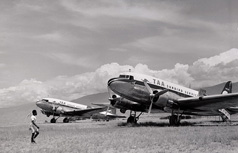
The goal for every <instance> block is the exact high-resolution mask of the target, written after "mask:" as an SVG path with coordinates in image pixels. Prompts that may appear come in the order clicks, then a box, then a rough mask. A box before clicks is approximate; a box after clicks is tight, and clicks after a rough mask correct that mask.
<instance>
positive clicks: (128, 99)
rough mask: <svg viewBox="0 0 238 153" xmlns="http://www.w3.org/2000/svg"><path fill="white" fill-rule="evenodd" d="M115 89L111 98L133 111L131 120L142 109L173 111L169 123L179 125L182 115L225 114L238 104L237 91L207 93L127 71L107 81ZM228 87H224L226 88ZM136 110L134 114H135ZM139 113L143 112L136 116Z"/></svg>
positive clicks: (112, 89)
mask: <svg viewBox="0 0 238 153" xmlns="http://www.w3.org/2000/svg"><path fill="white" fill-rule="evenodd" d="M108 88H109V89H110V90H111V91H113V92H114V93H115V94H113V95H112V96H111V97H110V98H109V100H110V103H111V105H112V106H113V107H115V108H119V109H120V111H121V112H122V113H125V112H126V110H130V116H129V117H128V119H127V122H128V123H137V121H138V119H139V117H140V115H141V114H142V113H143V112H148V113H150V112H151V111H164V112H168V113H171V116H170V118H169V123H170V125H179V124H180V120H181V116H182V115H199V116H226V117H227V118H229V117H230V114H229V113H228V111H227V110H228V109H229V108H232V107H235V106H237V105H238V93H228V94H224V93H225V91H223V92H224V93H223V94H218V95H209V96H207V95H205V94H204V93H202V92H198V91H196V90H193V89H190V88H186V87H183V86H180V85H177V84H174V83H170V82H168V81H164V80H161V79H158V78H155V77H151V76H147V75H143V74H136V73H131V72H127V73H124V74H121V75H120V76H119V77H117V78H112V79H110V80H109V81H108ZM224 89H225V88H224ZM133 112H134V114H133ZM136 112H141V113H140V114H139V115H138V116H136Z"/></svg>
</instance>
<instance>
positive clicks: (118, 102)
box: [110, 95, 146, 112]
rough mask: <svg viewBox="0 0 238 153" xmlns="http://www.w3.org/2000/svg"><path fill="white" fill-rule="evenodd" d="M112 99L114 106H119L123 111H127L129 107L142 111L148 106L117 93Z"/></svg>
mask: <svg viewBox="0 0 238 153" xmlns="http://www.w3.org/2000/svg"><path fill="white" fill-rule="evenodd" d="M110 101H111V105H112V106H113V107H115V108H119V109H120V110H123V112H125V111H126V110H128V109H129V110H133V111H140V112H144V111H146V106H144V105H141V104H139V103H136V102H133V101H130V100H128V99H125V98H122V97H117V96H116V95H113V96H112V99H110Z"/></svg>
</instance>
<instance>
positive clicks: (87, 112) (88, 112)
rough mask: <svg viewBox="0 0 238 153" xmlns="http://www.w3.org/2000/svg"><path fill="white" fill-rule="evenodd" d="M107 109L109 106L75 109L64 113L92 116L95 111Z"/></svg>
mask: <svg viewBox="0 0 238 153" xmlns="http://www.w3.org/2000/svg"><path fill="white" fill-rule="evenodd" d="M105 110H107V107H98V108H88V109H83V110H73V111H66V112H64V115H67V116H91V115H93V114H95V113H99V112H102V111H105Z"/></svg>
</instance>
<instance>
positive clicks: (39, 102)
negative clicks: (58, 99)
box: [36, 100, 43, 108]
mask: <svg viewBox="0 0 238 153" xmlns="http://www.w3.org/2000/svg"><path fill="white" fill-rule="evenodd" d="M36 106H38V107H40V108H42V106H43V102H42V101H40V100H39V101H37V102H36Z"/></svg>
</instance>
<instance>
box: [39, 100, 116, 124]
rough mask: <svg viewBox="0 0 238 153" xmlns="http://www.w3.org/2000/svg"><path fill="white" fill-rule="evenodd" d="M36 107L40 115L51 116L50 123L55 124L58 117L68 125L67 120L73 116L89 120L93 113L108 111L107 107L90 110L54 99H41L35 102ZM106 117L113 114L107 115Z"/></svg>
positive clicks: (89, 108)
mask: <svg viewBox="0 0 238 153" xmlns="http://www.w3.org/2000/svg"><path fill="white" fill-rule="evenodd" d="M36 105H37V106H38V107H39V108H41V112H42V114H45V115H46V116H47V117H49V116H50V115H52V116H53V118H52V119H51V120H50V122H51V123H55V122H56V120H57V119H58V118H59V117H65V118H64V120H63V122H64V123H68V122H69V118H70V117H73V116H80V117H88V118H89V117H91V116H92V115H93V114H94V113H99V112H103V111H105V110H107V109H108V108H107V107H98V108H92V107H90V106H87V105H82V104H78V103H73V102H69V101H64V100H60V99H55V98H43V99H42V100H40V101H37V102H36ZM107 115H114V114H111V113H107ZM55 116H58V118H55Z"/></svg>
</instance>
